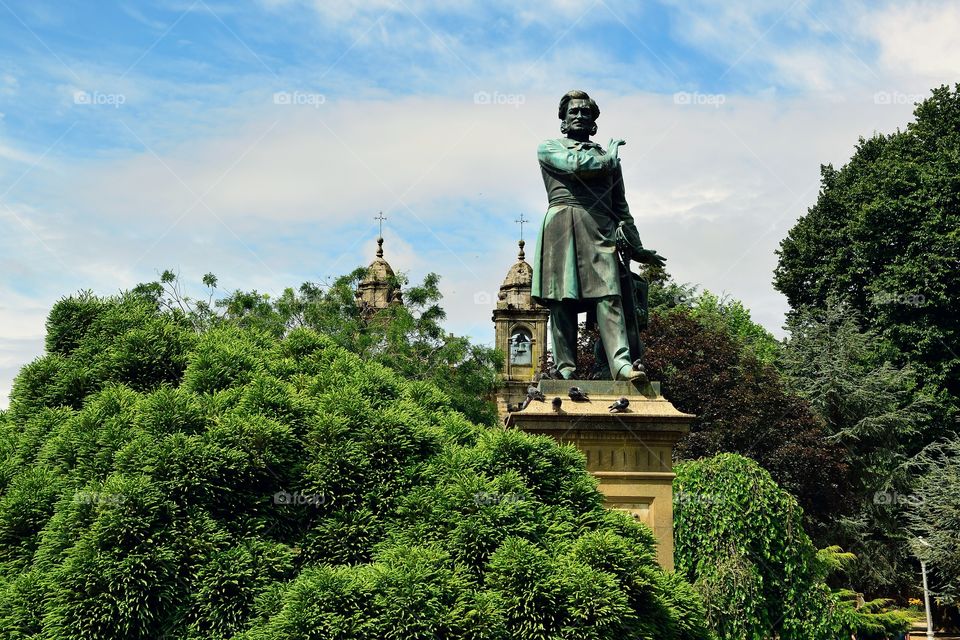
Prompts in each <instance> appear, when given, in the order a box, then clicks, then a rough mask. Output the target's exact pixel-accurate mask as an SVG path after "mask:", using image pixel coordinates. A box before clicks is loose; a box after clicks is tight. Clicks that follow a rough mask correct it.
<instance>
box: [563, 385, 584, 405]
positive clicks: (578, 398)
mask: <svg viewBox="0 0 960 640" xmlns="http://www.w3.org/2000/svg"><path fill="white" fill-rule="evenodd" d="M567 395H568V396H570V399H571V400H573V401H574V402H590V396H588V395H587V393H586V392H585V391H584V390H583V389H581V388H580V387H570V391H569V392H568V393H567Z"/></svg>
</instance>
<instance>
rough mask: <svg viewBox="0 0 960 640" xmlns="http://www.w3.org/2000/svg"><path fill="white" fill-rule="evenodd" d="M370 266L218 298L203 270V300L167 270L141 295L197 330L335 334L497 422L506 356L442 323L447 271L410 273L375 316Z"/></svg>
mask: <svg viewBox="0 0 960 640" xmlns="http://www.w3.org/2000/svg"><path fill="white" fill-rule="evenodd" d="M366 273H367V271H366V269H365V268H359V269H356V270H354V271H353V272H352V273H350V274H347V275H345V276H341V277H339V278H336V279H334V280H333V281H332V282H330V283H326V284H324V285H318V284H315V283H310V282H307V283H304V284H302V285H301V286H300V287H299V289H297V290H294V289H293V288H287V289H285V290H284V291H283V293H281V294H280V295H279V296H277V297H276V298H275V299H271V297H270V296H269V295H267V294H262V293H259V292H257V291H239V290H237V291H234V292H233V293H231V294H229V295H226V296H225V297H223V298H220V299H218V300H217V301H216V302H215V303H211V301H212V298H213V295H212V294H213V290H214V289H215V288H216V284H217V279H216V277H215V276H214V275H213V274H207V275H206V276H204V280H203V282H204V284H205V285H206V286H207V287H208V289H209V291H210V294H209V295H208V300H206V301H203V300H200V301H196V300H194V299H192V298H190V297H189V296H187V295H186V294H185V293H184V287H183V286H182V285H181V283H180V280H179V277H177V276H176V275H175V274H173V272H171V271H169V270H168V271H165V272H164V273H163V274H162V276H161V279H160V282H153V283H147V284H142V285H139V286H138V287H136V288H135V289H134V294H136V295H139V296H140V297H143V298H144V299H145V300H149V301H150V302H151V303H152V304H154V305H156V306H157V308H159V309H162V310H165V311H167V312H170V313H172V314H174V315H176V316H177V317H183V318H185V319H186V321H187V322H189V323H190V324H191V325H193V326H194V328H195V329H197V330H198V331H202V330H204V329H206V328H209V327H212V326H217V325H220V324H224V323H228V324H234V325H238V326H241V327H245V328H252V329H257V330H260V331H263V332H266V333H269V334H271V335H273V336H277V337H282V336H283V335H285V334H286V333H288V332H290V331H291V330H293V329H296V328H302V327H307V328H311V329H314V330H316V331H318V332H320V333H323V334H324V335H327V336H330V337H331V338H332V339H333V340H334V341H335V342H336V343H337V344H338V345H340V346H342V347H343V348H345V349H347V350H348V351H351V352H352V353H356V354H358V355H360V356H361V357H363V358H365V359H368V360H373V361H376V362H379V363H381V364H383V365H386V366H388V367H390V368H391V369H393V370H394V371H396V372H398V373H400V374H401V375H403V376H404V377H406V378H407V379H411V380H429V381H431V382H433V383H434V384H436V385H437V386H438V387H440V389H441V390H443V392H444V393H446V394H448V395H449V396H450V398H451V401H452V403H453V405H454V407H456V409H457V410H458V411H461V412H463V413H464V414H465V415H466V416H467V417H468V418H470V419H471V420H473V421H475V422H482V423H484V424H495V423H497V422H498V416H497V409H496V404H495V402H494V400H493V396H494V393H495V391H496V388H497V384H498V382H499V378H498V375H499V369H500V367H501V366H502V362H503V357H502V355H501V354H500V353H499V352H498V351H497V350H495V349H492V348H489V347H484V346H482V345H475V344H472V343H471V342H470V341H469V340H468V339H467V338H466V337H463V336H455V335H453V334H451V333H448V332H446V331H445V329H444V328H443V325H442V323H443V320H444V319H445V318H446V312H445V311H444V310H443V307H441V306H440V302H441V300H442V299H443V296H442V294H441V293H440V288H439V284H440V277H439V276H438V275H437V274H434V273H430V274H427V276H426V277H425V278H424V280H423V282H422V283H420V284H418V285H414V286H406V285H408V282H407V280H406V279H405V277H403V276H398V277H396V280H395V281H394V283H393V284H394V285H396V286H404V299H405V302H404V304H402V305H390V306H389V307H387V308H385V309H381V310H379V311H377V312H376V313H375V314H373V315H372V316H370V315H366V314H364V313H363V312H362V310H361V309H360V307H359V305H358V304H357V300H356V296H355V293H356V290H357V285H358V284H359V283H360V281H361V280H362V279H363V278H364V277H365V276H366Z"/></svg>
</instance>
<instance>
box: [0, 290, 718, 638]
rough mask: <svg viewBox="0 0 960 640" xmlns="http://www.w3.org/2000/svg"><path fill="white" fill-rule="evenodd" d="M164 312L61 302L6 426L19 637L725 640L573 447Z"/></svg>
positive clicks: (6, 588)
mask: <svg viewBox="0 0 960 640" xmlns="http://www.w3.org/2000/svg"><path fill="white" fill-rule="evenodd" d="M70 304H71V305H75V304H79V303H76V302H75V301H74V302H71V303H70ZM151 304H152V303H151V302H150V300H149V298H147V297H144V296H142V295H140V296H121V297H119V298H116V299H108V300H97V299H93V298H88V299H85V300H84V301H83V305H89V308H88V307H87V306H83V305H80V306H81V307H82V308H81V309H80V311H82V312H83V313H81V312H80V311H76V312H74V311H70V313H67V311H68V310H71V309H73V307H69V305H66V304H64V305H63V307H62V308H61V309H60V310H58V312H57V314H58V315H57V318H56V319H55V322H56V323H61V324H63V326H67V324H65V323H67V319H71V318H72V319H74V320H70V321H71V322H75V324H76V326H81V325H82V329H83V330H82V332H81V331H80V329H71V330H67V329H63V330H62V331H61V332H60V333H59V334H57V337H56V341H55V344H56V345H57V346H56V348H57V349H58V351H57V352H51V353H49V354H47V355H46V356H44V357H43V358H41V359H39V360H37V361H36V362H34V363H32V364H31V365H28V366H27V367H25V368H24V370H23V372H22V373H21V375H20V376H19V378H18V379H17V381H16V383H15V393H14V397H13V399H12V404H11V410H10V411H9V412H7V413H4V414H0V456H2V457H0V470H2V474H0V479H2V481H3V486H4V487H5V490H4V493H3V497H2V498H0V544H2V547H0V549H2V551H0V636H2V637H12V638H27V637H35V638H58V639H64V640H70V639H74V638H76V639H80V638H84V639H90V638H103V639H106V638H124V639H147V638H149V639H155V638H161V637H162V638H174V639H183V640H198V639H200V638H245V639H246V640H265V639H271V640H272V639H279V638H323V639H327V638H341V639H348V638H358V639H359V638H364V639H366V638H369V639H371V640H372V639H377V640H381V639H384V638H397V639H400V638H403V639H405V640H406V639H410V638H436V637H448V638H476V639H490V640H506V639H507V638H520V639H533V638H597V639H600V638H610V639H613V638H617V639H619V638H625V637H638V638H644V637H649V638H652V637H657V638H679V639H683V640H694V639H697V638H707V637H709V633H708V632H707V631H706V629H705V626H704V618H703V609H702V605H701V603H700V601H699V599H698V597H697V596H696V594H695V593H694V592H693V591H692V589H691V587H690V586H689V585H687V584H686V583H684V582H683V581H682V580H681V579H679V578H676V577H671V576H668V575H667V574H665V573H664V572H663V571H662V570H661V569H660V568H659V567H658V566H657V564H656V561H655V559H654V539H653V536H652V534H651V532H650V531H649V529H647V528H646V527H644V526H642V525H639V524H637V523H635V522H632V521H631V520H630V519H629V518H627V517H626V516H623V515H622V514H615V513H611V512H608V511H606V510H605V509H604V508H603V506H602V498H601V496H600V494H599V493H598V492H597V490H596V485H595V482H594V480H593V479H592V478H591V476H590V475H589V474H588V473H587V472H586V470H585V467H584V459H583V457H582V455H581V454H579V453H578V452H577V451H576V450H574V449H572V448H569V447H562V446H559V445H558V444H556V443H555V442H554V441H552V440H550V439H548V438H544V437H533V436H527V435H524V434H520V433H515V432H507V431H504V430H502V429H501V428H499V427H491V426H484V425H476V424H472V423H471V422H470V421H468V420H467V419H466V418H465V417H464V416H463V415H461V414H460V413H458V412H456V411H454V410H453V409H452V408H451V406H450V402H451V400H450V399H449V396H448V395H447V394H445V393H442V392H441V391H439V390H438V389H437V388H436V387H435V386H434V385H432V384H431V383H430V382H428V381H416V382H409V381H407V380H405V379H404V378H402V377H400V376H399V375H398V374H396V373H394V372H393V371H392V370H390V369H388V368H386V367H385V366H383V365H382V364H379V363H376V362H371V361H366V360H363V359H361V358H360V357H358V356H357V355H355V354H352V353H350V352H348V351H347V350H346V349H344V348H343V347H341V346H338V345H337V344H336V342H335V341H333V340H332V339H331V338H329V337H327V336H324V335H320V334H317V333H315V332H314V331H312V330H309V329H295V330H293V331H290V332H288V333H287V335H285V336H282V337H279V336H277V335H276V334H273V333H269V332H264V331H263V330H261V329H257V328H256V327H257V326H258V325H257V323H247V324H250V327H248V328H245V327H243V326H239V325H238V324H237V323H232V322H228V321H225V322H222V323H213V324H212V325H211V326H210V327H209V328H206V329H204V331H203V333H201V334H199V335H198V334H195V333H193V330H194V329H193V325H189V324H185V323H184V321H183V318H182V316H181V315H178V314H177V313H176V312H161V311H158V309H157V308H156V306H155V305H154V306H151ZM68 307H69V308H68ZM91 309H94V310H95V311H96V313H93V312H92V311H90V310H91ZM84 314H86V315H84ZM76 318H81V320H82V322H81V320H76ZM51 322H54V320H52V321H51ZM71 331H73V332H74V333H71ZM75 332H80V333H79V334H76V337H77V339H76V341H75V342H71V341H70V337H71V336H74V335H75ZM77 380H83V381H85V382H84V384H77V383H76V381H77Z"/></svg>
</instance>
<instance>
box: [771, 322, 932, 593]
mask: <svg viewBox="0 0 960 640" xmlns="http://www.w3.org/2000/svg"><path fill="white" fill-rule="evenodd" d="M788 328H789V330H790V340H789V341H788V342H787V344H786V346H785V348H784V349H783V357H782V366H783V371H784V374H785V376H786V380H787V382H788V386H789V387H790V388H791V389H792V390H793V391H795V392H796V393H798V394H799V395H801V396H802V397H804V398H805V399H807V400H808V401H809V402H810V404H811V406H812V407H813V408H814V410H815V411H816V412H817V414H818V415H819V416H821V417H822V419H823V422H824V424H825V425H826V430H827V433H828V434H829V439H830V442H833V443H837V444H840V445H842V446H843V451H844V454H845V461H846V463H847V465H848V466H849V469H850V473H849V476H848V478H849V480H848V481H849V485H848V488H849V496H850V500H849V502H848V504H847V509H845V510H844V511H843V512H840V513H837V517H836V518H835V519H834V520H833V521H832V522H831V523H830V527H829V529H828V530H827V531H826V532H825V536H826V537H827V538H828V539H829V540H830V541H831V543H832V544H837V545H840V546H842V547H843V548H844V549H846V550H848V551H852V552H854V553H855V554H856V555H857V562H856V563H855V564H854V566H853V567H852V568H851V573H852V574H853V575H854V577H855V582H856V584H857V585H858V587H859V588H860V589H861V590H863V591H867V592H871V593H904V592H906V591H909V590H910V589H911V587H912V586H914V585H915V583H916V579H915V576H914V575H913V573H914V572H913V565H914V564H915V563H914V562H913V561H912V560H911V558H910V546H909V544H908V543H909V539H910V535H911V534H910V532H909V530H908V529H907V527H906V526H904V525H905V524H906V519H905V514H906V512H907V509H908V507H909V505H910V504H911V503H913V502H915V501H917V500H918V499H919V494H918V493H917V491H916V486H915V485H916V474H915V473H914V472H913V471H911V469H910V468H909V465H910V463H911V461H912V460H913V459H914V457H915V456H916V455H917V454H918V453H919V451H920V449H922V447H923V445H924V443H927V442H930V441H931V440H933V439H934V437H935V436H936V433H937V429H936V425H934V424H932V423H931V421H930V418H929V412H930V411H931V409H932V407H933V406H934V402H933V401H932V400H931V399H929V398H926V397H925V396H923V395H922V394H918V393H917V392H916V382H915V376H914V374H913V371H912V370H911V369H910V368H909V367H904V368H898V367H896V366H895V365H893V364H891V362H890V361H889V360H888V359H887V357H886V355H887V354H885V353H884V348H883V344H882V342H881V341H880V340H879V338H878V337H877V335H876V334H875V332H873V331H862V330H861V329H860V326H859V323H858V322H857V314H856V312H854V311H852V310H851V309H849V308H847V307H846V306H845V305H843V304H840V303H838V304H833V305H831V306H829V307H828V308H827V309H825V310H823V311H817V310H805V311H803V312H800V313H796V314H794V315H793V316H792V317H791V319H790V321H789V325H788ZM931 432H932V433H931Z"/></svg>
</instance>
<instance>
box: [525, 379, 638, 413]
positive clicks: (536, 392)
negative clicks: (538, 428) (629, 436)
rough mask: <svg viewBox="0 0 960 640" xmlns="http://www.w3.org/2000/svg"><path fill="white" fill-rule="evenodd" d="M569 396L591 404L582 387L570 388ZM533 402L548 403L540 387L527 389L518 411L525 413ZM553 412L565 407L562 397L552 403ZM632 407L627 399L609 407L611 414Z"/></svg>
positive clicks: (575, 400) (558, 411) (621, 399)
mask: <svg viewBox="0 0 960 640" xmlns="http://www.w3.org/2000/svg"><path fill="white" fill-rule="evenodd" d="M567 396H568V397H569V398H570V399H571V400H573V401H574V402H590V396H589V395H587V392H586V391H584V390H583V389H581V388H580V387H570V391H568V392H567ZM533 401H537V402H546V401H547V397H546V396H545V395H543V391H540V389H539V388H538V387H534V386H530V387H527V397H526V398H525V399H524V400H523V402H522V403H521V404H520V406H519V407H517V411H523V410H524V409H526V408H527V407H528V406H530V403H531V402H533ZM551 405H552V406H553V410H554V411H556V412H557V413H560V411H561V409H562V407H563V400H562V399H560V397H559V396H558V397H556V398H554V399H553V401H552V402H551ZM629 406H630V401H629V400H628V399H627V398H620V399H619V400H617V401H616V402H614V403H613V404H611V405H610V406H609V407H607V408H608V409H609V410H610V413H623V412H624V411H626V410H627V407H629Z"/></svg>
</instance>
